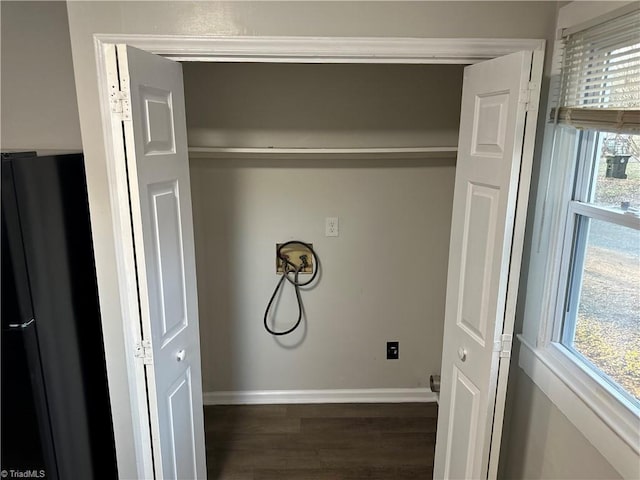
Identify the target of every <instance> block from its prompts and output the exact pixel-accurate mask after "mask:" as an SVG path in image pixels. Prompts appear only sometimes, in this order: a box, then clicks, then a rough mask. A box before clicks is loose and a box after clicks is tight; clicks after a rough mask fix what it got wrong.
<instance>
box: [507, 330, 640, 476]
mask: <svg viewBox="0 0 640 480" xmlns="http://www.w3.org/2000/svg"><path fill="white" fill-rule="evenodd" d="M518 339H519V340H520V343H521V345H522V348H521V349H520V359H519V365H520V367H521V368H522V369H523V370H524V371H525V373H526V374H527V375H528V376H529V377H531V379H532V380H533V382H534V383H535V384H536V385H537V386H538V388H540V389H541V390H542V391H543V392H544V393H545V395H546V396H547V397H549V399H550V400H551V401H552V402H553V403H554V404H555V405H556V407H558V409H559V410H560V411H561V412H562V413H563V414H564V415H565V416H566V417H567V418H568V419H569V421H571V423H573V425H575V427H576V428H577V429H578V430H579V431H580V432H581V433H582V434H583V435H584V436H585V438H586V439H587V440H589V442H591V443H592V444H593V446H594V447H595V448H596V449H597V450H598V451H599V452H600V453H601V454H602V456H603V457H604V458H606V459H607V461H608V462H609V463H610V464H611V465H612V466H613V467H614V468H615V469H616V470H617V471H618V473H620V475H621V476H622V477H623V478H629V479H638V478H640V411H639V410H638V409H637V408H636V407H635V406H634V405H632V404H631V403H629V402H625V401H624V400H621V399H620V398H617V396H615V395H613V394H612V393H611V392H610V391H609V389H608V388H606V387H605V386H604V385H603V383H602V382H601V381H600V380H599V379H596V378H595V377H594V376H593V375H591V374H590V373H589V372H588V371H586V370H585V369H584V368H581V367H580V366H579V365H578V364H577V363H576V362H574V361H573V360H572V359H571V358H570V357H569V356H568V355H567V354H566V353H565V352H564V351H563V350H564V349H563V347H562V346H558V345H557V344H554V343H551V344H549V345H548V346H546V347H544V348H535V347H533V346H532V345H531V344H529V343H528V342H527V341H526V340H525V339H524V338H523V337H522V336H521V335H518Z"/></svg>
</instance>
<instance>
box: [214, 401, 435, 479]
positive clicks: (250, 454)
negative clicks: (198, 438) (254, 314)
mask: <svg viewBox="0 0 640 480" xmlns="http://www.w3.org/2000/svg"><path fill="white" fill-rule="evenodd" d="M436 423H437V405H436V404H435V403H395V404H317V405H242V406H206V407H205V435H206V446H207V468H208V476H209V479H211V480H218V479H223V480H290V479H296V480H365V479H367V480H373V479H391V480H404V479H407V480H408V479H412V480H418V479H431V478H432V475H433V456H434V450H435V441H436V434H435V432H436Z"/></svg>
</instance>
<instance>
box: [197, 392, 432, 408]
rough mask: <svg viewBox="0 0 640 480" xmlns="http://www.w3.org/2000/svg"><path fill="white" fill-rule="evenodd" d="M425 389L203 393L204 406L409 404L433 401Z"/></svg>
mask: <svg viewBox="0 0 640 480" xmlns="http://www.w3.org/2000/svg"><path fill="white" fill-rule="evenodd" d="M437 401H438V394H436V393H433V392H432V391H431V389H429V388H365V389H354V390H345V389H341V390H244V391H233V392H205V393H204V394H203V402H204V404H205V405H259V404H284V403H413V402H437Z"/></svg>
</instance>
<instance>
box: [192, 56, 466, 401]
mask: <svg viewBox="0 0 640 480" xmlns="http://www.w3.org/2000/svg"><path fill="white" fill-rule="evenodd" d="M463 68H464V66H463V65H407V64H402V65H400V64H398V65H394V64H288V63H199V62H184V63H183V71H184V89H185V100H186V113H187V132H188V142H189V156H190V174H191V189H192V192H191V194H192V202H193V220H194V231H195V247H196V271H197V280H198V296H199V301H198V304H199V317H200V336H201V340H200V343H201V360H202V375H203V391H204V395H205V401H206V398H207V395H208V394H209V395H211V394H214V395H215V393H216V392H236V391H265V390H284V391H288V390H296V391H297V390H338V389H384V388H416V387H418V388H419V387H422V388H426V387H428V386H429V375H431V374H439V373H440V361H441V354H442V335H443V324H444V308H445V293H446V279H447V264H448V251H449V235H450V226H451V210H452V201H453V188H454V175H455V165H456V145H457V143H458V126H459V117H460V102H461V94H462V80H463ZM327 218H337V219H338V235H337V236H326V219H327ZM293 239H296V240H302V241H304V242H309V243H312V244H313V247H314V249H315V251H316V252H317V254H318V256H319V259H320V272H319V273H320V274H319V280H318V282H317V283H316V284H315V286H313V287H312V288H310V289H306V290H305V289H303V292H302V296H303V301H304V316H303V321H302V323H301V326H300V328H299V329H297V330H296V331H295V332H293V333H292V334H290V335H287V336H283V337H274V336H272V335H270V334H268V333H267V332H266V331H265V330H264V328H263V325H262V321H263V315H264V311H265V308H266V306H267V302H268V301H269V298H270V296H271V293H272V291H273V289H274V287H275V284H276V282H277V281H278V279H279V277H278V275H277V274H276V259H275V254H276V244H277V243H282V242H286V241H289V240H293ZM296 315H297V306H296V299H295V296H294V294H293V289H286V290H284V291H283V293H282V294H281V295H280V296H278V297H277V299H276V302H275V325H277V326H278V327H282V328H286V327H287V326H289V325H291V324H292V323H293V322H295V319H296ZM391 341H393V342H398V346H399V355H398V359H397V360H388V359H387V342H391Z"/></svg>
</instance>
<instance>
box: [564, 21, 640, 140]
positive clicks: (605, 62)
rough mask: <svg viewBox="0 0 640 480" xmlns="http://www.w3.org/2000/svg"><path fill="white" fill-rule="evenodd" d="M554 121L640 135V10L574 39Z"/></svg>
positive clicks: (568, 41) (570, 39)
mask: <svg viewBox="0 0 640 480" xmlns="http://www.w3.org/2000/svg"><path fill="white" fill-rule="evenodd" d="M564 40H565V51H564V58H563V61H562V73H561V76H562V78H561V82H560V83H561V89H560V99H559V107H560V108H559V111H558V112H557V113H556V112H555V111H554V112H553V113H552V116H553V118H554V119H556V120H558V121H560V122H562V123H569V124H572V125H575V126H576V127H580V128H605V129H606V128H608V129H615V130H626V131H630V132H636V131H639V130H640V123H639V122H638V118H639V117H638V111H639V110H640V8H638V9H636V10H633V11H632V12H630V13H627V14H625V15H622V16H620V17H617V18H614V19H612V20H608V21H606V22H604V23H601V24H599V25H596V26H592V27H590V28H587V29H585V30H582V31H578V32H575V33H571V34H569V35H568V36H567V37H566V38H565V39H564Z"/></svg>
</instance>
